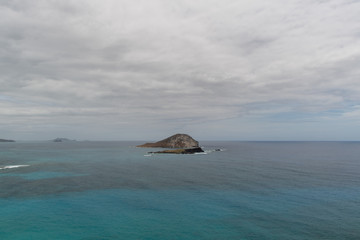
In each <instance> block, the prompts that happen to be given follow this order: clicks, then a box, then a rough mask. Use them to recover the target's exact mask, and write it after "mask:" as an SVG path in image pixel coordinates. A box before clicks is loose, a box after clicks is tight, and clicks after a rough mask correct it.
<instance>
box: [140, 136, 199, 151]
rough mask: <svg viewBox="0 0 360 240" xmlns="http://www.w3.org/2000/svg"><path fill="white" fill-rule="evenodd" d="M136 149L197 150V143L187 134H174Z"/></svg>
mask: <svg viewBox="0 0 360 240" xmlns="http://www.w3.org/2000/svg"><path fill="white" fill-rule="evenodd" d="M137 147H149V148H158V147H159V148H199V142H198V141H196V140H195V139H193V138H192V137H190V136H189V135H187V134H175V135H173V136H171V137H168V138H166V139H164V140H161V141H158V142H155V143H145V144H143V145H139V146H137Z"/></svg>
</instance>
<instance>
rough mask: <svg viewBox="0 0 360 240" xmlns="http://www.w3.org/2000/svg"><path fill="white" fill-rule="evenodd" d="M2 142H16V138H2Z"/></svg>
mask: <svg viewBox="0 0 360 240" xmlns="http://www.w3.org/2000/svg"><path fill="white" fill-rule="evenodd" d="M0 142H15V141H14V140H8V139H0Z"/></svg>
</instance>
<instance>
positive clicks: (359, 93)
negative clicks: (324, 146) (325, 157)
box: [0, 0, 360, 141]
mask: <svg viewBox="0 0 360 240" xmlns="http://www.w3.org/2000/svg"><path fill="white" fill-rule="evenodd" d="M359 12H360V2H359V1H352V0H336V1H335V0H329V1H322V0H311V1H310V0H304V1H299V0H289V1H281V0H270V1H260V0H251V1H250V0H245V1H235V0H223V1H215V0H206V1H205V0H198V1H190V0H173V1H165V0H150V1H149V0H148V1H145V0H134V1H125V0H103V1H95V0H77V1H74V0H67V1H55V0H53V1H51V0H50V1H49V0H47V1H45V0H33V1H20V0H0V15H1V18H2V20H1V21H0V33H1V34H0V43H1V49H0V138H4V139H15V140H48V139H54V138H55V137H66V138H70V139H79V140H81V139H88V140H144V139H145V140H160V139H163V138H165V137H168V136H170V135H172V134H175V133H187V134H190V135H191V136H193V137H194V138H195V139H197V140H309V141H313V140H314V141H322V140H325V141H342V140H343V141H346V140H348V141H354V140H360V137H359V136H360V134H359V133H360V78H359V76H360V47H359V46H360V24H359V23H360V14H359Z"/></svg>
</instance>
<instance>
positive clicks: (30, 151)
mask: <svg viewBox="0 0 360 240" xmlns="http://www.w3.org/2000/svg"><path fill="white" fill-rule="evenodd" d="M141 143H143V142H63V143H54V142H17V143H1V144H0V239H1V240H29V239H36V240H45V239H46V240H49V239H51V240H57V239H64V240H65V239H66V240H73V239H74V240H110V239H126V240H133V239H134V240H135V239H137V240H140V239H147V240H164V239H168V240H187V239H196V240H205V239H206V240H219V239H224V240H233V239H234V240H250V239H251V240H268V239H269V240H283V239H284V240H319V239H320V240H321V239H324V240H359V239H360V142H202V145H203V147H204V149H205V150H206V154H195V155H165V154H164V155H161V154H158V155H147V152H148V151H152V150H154V149H144V148H136V147H135V146H136V145H137V144H141ZM215 149H218V150H219V149H221V151H214V150H215Z"/></svg>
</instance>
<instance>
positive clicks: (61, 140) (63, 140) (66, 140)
mask: <svg viewBox="0 0 360 240" xmlns="http://www.w3.org/2000/svg"><path fill="white" fill-rule="evenodd" d="M52 141H53V142H75V140H71V139H68V138H55V139H54V140H52Z"/></svg>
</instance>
